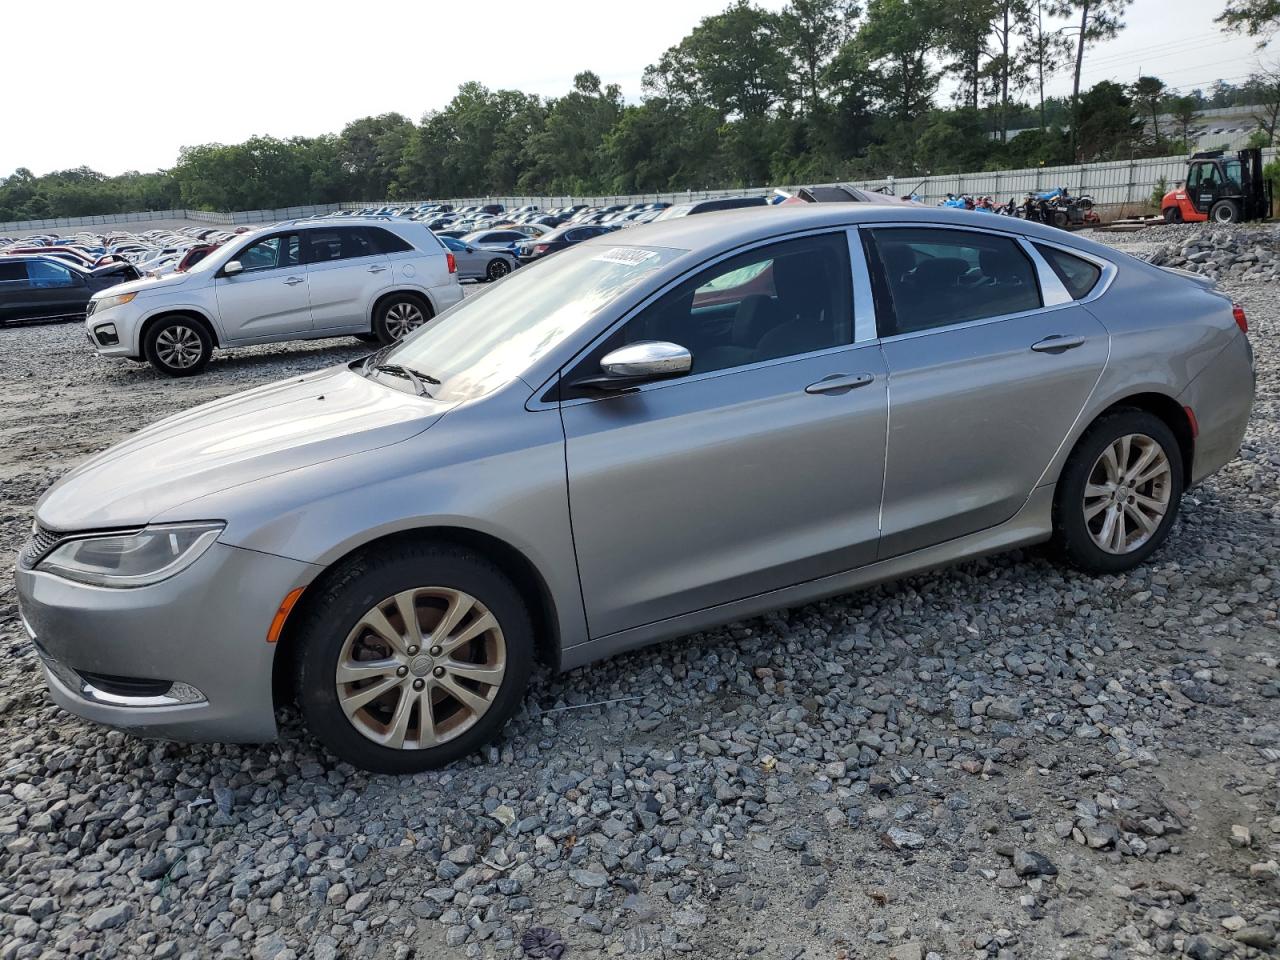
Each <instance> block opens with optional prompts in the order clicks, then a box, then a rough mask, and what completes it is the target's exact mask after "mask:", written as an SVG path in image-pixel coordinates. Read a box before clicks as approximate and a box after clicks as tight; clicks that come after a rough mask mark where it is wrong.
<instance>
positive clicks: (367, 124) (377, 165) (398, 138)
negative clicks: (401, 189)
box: [338, 113, 414, 200]
mask: <svg viewBox="0 0 1280 960" xmlns="http://www.w3.org/2000/svg"><path fill="white" fill-rule="evenodd" d="M413 133H414V125H413V121H412V120H410V119H409V118H408V117H404V116H402V115H400V114H398V113H384V114H381V115H380V116H376V117H361V118H360V119H359V120H353V121H351V122H350V123H348V124H347V125H346V126H345V127H343V128H342V133H340V134H339V135H338V162H339V163H340V164H341V165H342V168H343V170H344V171H345V172H346V173H347V175H348V176H349V177H350V180H351V184H352V189H354V190H355V191H356V194H357V195H358V196H359V197H360V198H362V199H366V200H385V199H387V193H388V190H389V189H390V187H391V184H392V182H393V181H394V180H395V176H396V170H397V169H398V168H399V166H400V163H401V159H402V158H403V156H404V151H405V148H406V147H407V146H408V144H409V141H410V139H412V137H413Z"/></svg>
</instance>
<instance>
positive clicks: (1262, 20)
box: [1215, 0, 1280, 43]
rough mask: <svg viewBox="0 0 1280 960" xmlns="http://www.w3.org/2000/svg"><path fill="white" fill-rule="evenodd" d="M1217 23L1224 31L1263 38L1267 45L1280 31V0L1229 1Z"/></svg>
mask: <svg viewBox="0 0 1280 960" xmlns="http://www.w3.org/2000/svg"><path fill="white" fill-rule="evenodd" d="M1215 22H1217V23H1220V24H1222V28H1223V29H1224V30H1235V31H1237V32H1242V33H1247V34H1248V35H1249V36H1251V37H1262V38H1263V39H1262V42H1263V43H1265V42H1266V41H1267V40H1269V39H1271V37H1272V36H1273V35H1274V34H1275V33H1276V31H1277V30H1280V0H1228V2H1227V7H1226V9H1225V10H1223V11H1222V14H1221V15H1220V16H1219V17H1218V18H1217V20H1216V21H1215Z"/></svg>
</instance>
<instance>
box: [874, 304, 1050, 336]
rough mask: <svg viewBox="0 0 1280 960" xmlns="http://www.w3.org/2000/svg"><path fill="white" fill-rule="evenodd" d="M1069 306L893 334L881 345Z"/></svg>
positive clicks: (1015, 318)
mask: <svg viewBox="0 0 1280 960" xmlns="http://www.w3.org/2000/svg"><path fill="white" fill-rule="evenodd" d="M1067 306H1070V304H1068V303H1063V304H1058V305H1057V306H1053V307H1039V308H1037V309H1035V310H1022V311H1020V312H1018V313H1002V314H1000V315H999V316H998V317H979V318H978V319H977V320H965V321H964V322H963V323H949V324H947V325H946V326H944V327H929V328H928V329H927V330H912V331H910V332H909V333H895V334H892V335H891V336H888V337H881V338H880V342H881V343H897V342H898V341H899V340H915V339H917V338H919V337H928V336H931V335H933V334H937V333H949V332H951V331H952V330H968V329H969V328H971V327H985V326H987V325H989V324H992V323H1004V322H1005V321H1007V320H1018V319H1020V318H1022V317H1030V316H1034V315H1036V314H1040V313H1046V312H1048V311H1050V310H1061V309H1062V308H1063V307H1067Z"/></svg>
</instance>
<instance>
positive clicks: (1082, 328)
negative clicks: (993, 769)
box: [17, 204, 1254, 772]
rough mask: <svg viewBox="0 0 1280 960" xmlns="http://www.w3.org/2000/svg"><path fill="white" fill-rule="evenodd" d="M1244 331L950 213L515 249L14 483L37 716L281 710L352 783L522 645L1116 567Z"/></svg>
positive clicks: (417, 758)
mask: <svg viewBox="0 0 1280 960" xmlns="http://www.w3.org/2000/svg"><path fill="white" fill-rule="evenodd" d="M1246 332H1247V323H1246V320H1245V317H1244V314H1243V312H1242V311H1241V310H1240V308H1238V307H1234V306H1233V304H1232V303H1231V301H1230V300H1229V299H1228V298H1226V297H1224V296H1223V295H1222V294H1220V293H1218V292H1216V291H1215V290H1214V289H1213V288H1212V285H1211V284H1210V283H1208V282H1206V281H1203V280H1200V279H1198V278H1194V277H1192V276H1189V275H1178V274H1176V273H1173V272H1170V271H1167V270H1164V269H1161V268H1158V267H1154V266H1151V265H1149V264H1146V263H1143V262H1140V261H1138V260H1134V259H1131V258H1129V257H1128V256H1126V255H1124V254H1121V253H1117V252H1116V251H1114V250H1111V249H1108V248H1106V247H1102V246H1099V245H1097V244H1095V243H1092V242H1090V241H1088V240H1085V239H1082V238H1081V237H1079V236H1072V235H1068V234H1064V233H1062V232H1059V231H1056V230H1052V229H1050V228H1047V227H1041V226H1038V225H1036V224H1031V223H1023V222H1020V221H1015V220H1012V219H1009V220H1006V219H1004V218H995V217H990V216H986V217H983V216H978V215H975V214H972V213H967V212H961V211H942V210H936V209H932V210H931V209H925V208H910V207H905V206H904V207H888V206H873V205H869V204H848V205H845V204H830V205H826V204H823V205H814V206H794V207H787V208H769V209H760V210H747V211H742V212H733V213H722V214H717V215H715V216H707V217H686V218H681V219H677V220H673V221H669V222H663V223H658V224H653V225H648V226H641V227H636V228H635V229H633V230H629V231H627V233H626V234H625V235H624V236H620V235H617V234H613V235H606V236H602V237H600V238H598V239H596V240H592V241H590V242H587V243H583V244H580V245H578V246H575V247H573V248H570V249H568V250H565V251H563V252H561V253H559V254H557V255H556V256H553V257H548V258H546V259H544V260H541V261H538V262H536V263H534V264H533V265H531V266H529V267H525V268H522V269H520V270H518V271H516V272H515V273H513V274H512V275H511V276H509V277H507V278H506V279H504V280H503V281H502V282H500V283H498V284H495V285H493V286H492V287H490V288H489V289H488V290H486V291H485V292H484V293H483V294H482V295H480V296H478V297H474V298H469V299H467V300H465V301H464V302H463V303H461V304H459V305H458V306H456V307H454V308H452V309H451V310H449V311H447V312H446V313H444V314H442V315H441V316H440V317H439V318H437V319H436V320H435V321H434V322H432V323H430V324H428V325H426V326H425V327H423V328H422V329H420V330H419V331H417V332H416V333H415V334H413V335H412V336H410V337H409V338H407V339H406V340H405V341H404V342H403V343H401V344H400V345H398V346H395V347H392V348H388V349H387V350H385V351H382V352H380V353H378V354H374V355H373V356H371V357H369V358H368V359H367V360H365V361H362V362H356V363H353V364H351V365H349V366H340V367H337V368H335V369H331V370H327V371H323V372H320V373H316V374H311V375H306V376H301V377H294V378H292V379H290V380H288V381H286V382H282V383H278V384H274V385H271V386H266V387H262V388H259V389H256V390H251V391H249V392H247V393H242V394H239V395H237V396H232V397H229V398H226V399H223V400H219V401H216V402H214V403H211V404H207V405H205V406H203V407H198V408H196V409H194V410H190V411H188V412H186V413H182V414H179V415H177V416H174V417H170V418H169V419H167V420H164V421H161V422H160V423H157V424H155V425H154V426H151V427H149V428H147V429H145V430H142V431H140V432H138V433H137V434H135V435H133V436H132V437H130V438H129V439H128V440H126V441H124V442H123V443H121V444H118V445H117V446H115V447H113V448H112V449H110V450H108V451H106V452H104V453H102V454H99V455H98V456H96V457H93V458H91V459H89V460H88V461H86V462H85V463H83V464H81V465H80V466H78V467H77V468H75V469H74V470H72V471H71V472H70V473H69V474H68V475H67V476H66V477H64V478H63V479H62V480H61V481H59V482H58V483H57V484H56V485H55V486H54V487H53V488H52V489H51V490H49V491H48V492H47V493H46V494H45V495H44V497H43V498H42V499H41V501H40V503H39V505H38V507H37V510H36V524H35V532H34V535H33V537H32V539H31V541H30V542H29V543H28V544H27V545H26V546H25V547H24V548H23V550H22V552H21V555H20V557H19V562H18V568H17V580H18V596H19V605H20V609H21V613H22V617H23V620H24V622H25V623H26V625H27V627H28V629H29V631H30V633H31V637H32V640H33V642H34V643H35V645H36V649H37V650H38V651H39V654H40V656H41V658H42V661H43V663H44V669H45V677H46V680H47V682H48V685H49V689H50V691H51V694H52V696H53V698H54V699H55V700H56V701H57V702H58V703H59V704H61V705H62V706H64V707H66V708H67V709H68V710H70V711H72V712H74V713H77V714H80V715H81V716H84V717H88V718H90V719H93V720H97V721H101V722H104V723H109V724H114V725H116V726H120V727H125V728H130V729H134V730H138V731H143V732H146V733H148V734H151V735H160V736H171V737H176V738H219V739H227V740H260V739H267V738H271V737H273V736H275V734H276V728H275V720H274V716H275V712H274V708H275V707H276V706H277V704H278V702H279V700H280V698H290V699H293V700H296V701H297V703H298V704H299V705H300V707H301V711H302V714H303V716H304V717H305V719H306V722H307V724H308V726H309V727H310V729H311V731H312V732H313V733H314V734H315V735H316V736H317V737H318V738H319V739H320V740H321V741H322V742H323V743H324V744H325V745H327V746H328V748H329V749H330V750H332V751H333V752H334V753H335V754H337V755H338V756H339V757H342V758H344V759H346V760H349V761H350V762H352V763H354V764H358V765H361V766H363V767H366V768H369V769H372V770H380V771H399V772H405V771H412V770H420V769H424V768H428V767H433V766H437V765H440V764H443V763H447V762H450V761H452V760H455V759H457V758H459V757H461V756H463V755H465V754H467V753H469V752H470V751H473V750H475V749H476V748H477V747H479V746H480V745H482V744H484V743H486V742H487V741H489V740H490V739H492V738H493V737H495V736H496V735H498V733H499V731H500V730H501V728H502V726H503V724H504V722H505V721H506V719H507V718H508V717H509V716H510V715H511V713H512V712H513V711H514V710H515V709H516V708H517V706H518V705H519V703H520V700H521V697H522V695H523V692H524V689H525V685H526V683H527V681H528V678H529V675H530V671H531V670H532V668H533V666H534V664H535V662H536V661H542V662H544V663H547V664H549V665H550V666H551V667H553V668H556V669H561V670H563V669H569V668H572V667H577V666H580V665H582V664H585V663H589V662H591V661H593V660H596V659H598V658H600V657H606V656H609V655H611V654H615V653H618V652H620V651H623V650H629V649H632V648H634V647H638V646H641V645H643V644H648V643H651V642H653V641H656V640H661V639H664V638H669V637H676V636H680V635H685V634H689V633H692V632H694V631H698V630H702V629H705V628H707V627H710V626H712V625H715V624H720V623H724V622H727V621H731V620H737V619H741V618H743V617H750V616H754V615H756V614H759V613H761V612H762V611H765V610H768V609H770V608H776V607H782V606H789V605H795V604H801V603H806V602H809V601H812V600H815V599H817V598H820V597H824V596H829V595H832V594H836V593H840V592H843V591H848V590H853V589H856V588H859V587H862V586H865V585H867V584H872V583H876V582H879V581H883V580H887V579H892V578H896V577H901V576H904V575H907V574H911V573H915V572H918V571H921V570H925V569H928V568H931V567H936V566H939V565H942V564H947V563H951V562H954V561H956V560H960V559H962V558H966V557H973V556H976V555H978V554H984V553H990V552H993V551H999V550H1007V549H1009V548H1012V547H1018V546H1023V545H1026V544H1034V543H1040V542H1043V541H1050V542H1052V544H1053V545H1054V547H1055V548H1056V550H1057V552H1058V553H1059V555H1061V556H1062V557H1063V558H1064V560H1065V561H1066V562H1067V563H1069V564H1071V565H1073V566H1075V567H1077V568H1078V569H1081V570H1084V571H1088V572H1092V573H1101V574H1107V573H1117V572H1120V571H1124V570H1128V569H1130V568H1131V567H1133V566H1135V565H1137V564H1140V563H1142V562H1143V561H1144V560H1146V559H1147V557H1149V556H1150V555H1151V553H1152V552H1153V551H1155V550H1156V549H1158V548H1159V546H1160V544H1161V543H1162V542H1163V541H1164V540H1165V538H1166V537H1168V536H1169V534H1170V531H1171V530H1172V529H1173V527H1174V523H1175V519H1176V517H1177V513H1178V505H1179V501H1180V499H1181V497H1182V495H1183V493H1184V492H1185V491H1186V490H1187V489H1189V488H1190V487H1192V486H1194V485H1195V484H1197V483H1199V482H1201V481H1202V480H1203V479H1204V478H1205V477H1207V476H1208V475H1210V474H1211V473H1213V472H1214V471H1215V470H1217V469H1219V468H1220V467H1221V466H1222V465H1223V464H1225V463H1226V462H1227V461H1229V460H1230V459H1231V458H1232V457H1233V456H1235V454H1236V451H1237V449H1238V447H1239V445H1240V442H1241V437H1242V435H1243V433H1244V430H1245V426H1246V423H1247V421H1248V419H1249V413H1250V408H1251V405H1252V401H1253V383H1254V378H1253V371H1252V365H1253V357H1252V353H1251V350H1250V346H1249V341H1248V338H1247V336H1246Z"/></svg>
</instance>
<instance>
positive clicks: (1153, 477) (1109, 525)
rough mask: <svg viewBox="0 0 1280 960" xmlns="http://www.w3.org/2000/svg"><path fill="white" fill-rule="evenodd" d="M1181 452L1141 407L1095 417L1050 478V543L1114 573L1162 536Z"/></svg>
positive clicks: (1177, 486)
mask: <svg viewBox="0 0 1280 960" xmlns="http://www.w3.org/2000/svg"><path fill="white" fill-rule="evenodd" d="M1182 485H1183V477H1182V453H1181V451H1180V450H1179V448H1178V440H1177V438H1176V437H1175V436H1174V435H1173V431H1172V430H1170V429H1169V427H1168V425H1167V424H1166V423H1165V422H1164V421H1163V420H1161V419H1160V418H1159V417H1157V416H1155V415H1153V414H1150V413H1147V412H1146V411H1145V410H1119V411H1116V412H1115V413H1111V414H1108V415H1107V416H1105V417H1102V418H1101V419H1099V420H1098V421H1097V422H1096V423H1095V424H1094V425H1093V426H1091V427H1090V428H1089V429H1088V430H1087V431H1086V432H1085V435H1084V436H1083V437H1081V438H1080V442H1079V443H1078V444H1076V448H1075V450H1073V451H1072V453H1071V457H1070V459H1068V460H1067V464H1066V466H1065V467H1064V468H1063V470H1062V476H1061V477H1060V478H1059V480H1058V490H1057V495H1056V498H1055V501H1054V510H1053V514H1054V517H1053V526H1054V539H1055V542H1056V544H1057V546H1058V548H1059V549H1060V551H1061V552H1062V553H1063V555H1064V556H1065V557H1066V559H1067V561H1068V562H1069V563H1070V564H1071V565H1072V566H1074V567H1076V568H1078V569H1080V570H1084V571H1086V572H1088V573H1119V572H1121V571H1124V570H1130V569H1132V568H1133V567H1136V566H1138V564H1140V563H1142V562H1143V561H1144V560H1146V559H1147V557H1149V556H1150V555H1151V554H1152V553H1153V552H1155V550H1156V548H1157V547H1159V546H1160V544H1161V543H1163V542H1164V540H1165V538H1166V537H1167V536H1168V535H1169V530H1170V529H1171V528H1172V527H1173V523H1174V519H1175V518H1176V517H1177V515H1178V504H1179V501H1180V500H1181V498H1182Z"/></svg>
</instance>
